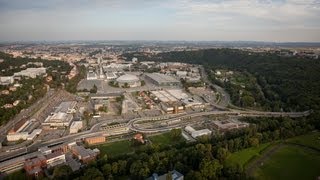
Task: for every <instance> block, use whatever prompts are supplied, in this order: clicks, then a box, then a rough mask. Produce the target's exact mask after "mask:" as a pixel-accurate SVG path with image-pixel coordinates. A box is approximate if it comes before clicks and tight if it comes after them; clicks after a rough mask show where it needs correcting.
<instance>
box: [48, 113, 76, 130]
mask: <svg viewBox="0 0 320 180" xmlns="http://www.w3.org/2000/svg"><path fill="white" fill-rule="evenodd" d="M72 119H73V115H72V114H67V113H64V112H58V113H53V114H52V115H50V116H48V117H47V119H46V120H44V122H43V123H42V126H43V128H45V129H49V128H53V129H56V128H59V127H69V126H70V124H71V122H72Z"/></svg>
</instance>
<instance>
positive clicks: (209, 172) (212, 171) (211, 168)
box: [199, 159, 222, 179]
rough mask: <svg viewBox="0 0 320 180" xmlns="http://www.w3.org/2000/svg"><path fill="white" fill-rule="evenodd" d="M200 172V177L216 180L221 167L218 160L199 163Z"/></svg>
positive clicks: (206, 160) (205, 160)
mask: <svg viewBox="0 0 320 180" xmlns="http://www.w3.org/2000/svg"><path fill="white" fill-rule="evenodd" d="M199 169H200V172H201V175H202V176H203V177H204V178H206V179H216V178H217V176H218V175H219V174H220V172H221V169H222V165H221V164H220V163H219V161H218V160H212V161H210V160H208V159H204V160H202V162H201V163H200V167H199Z"/></svg>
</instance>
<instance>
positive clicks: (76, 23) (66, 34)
mask: <svg viewBox="0 0 320 180" xmlns="http://www.w3.org/2000/svg"><path fill="white" fill-rule="evenodd" d="M319 17H320V0H67V1H66V0H10V1H9V0H0V26H1V27H2V28H1V29H0V39H46V38H48V39H50V38H51V39H90V38H92V39H99V38H100V39H123V38H127V39H175V38H177V39H180V40H183V39H186V40H188V39H189V40H224V39H225V40H232V39H234V40H271V41H273V40H274V41H297V40H299V41H300V40H303V39H304V40H305V41H320V37H319V34H320V21H319ZM230 38H232V39H230Z"/></svg>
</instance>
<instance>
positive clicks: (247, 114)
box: [127, 110, 311, 133]
mask: <svg viewBox="0 0 320 180" xmlns="http://www.w3.org/2000/svg"><path fill="white" fill-rule="evenodd" d="M310 113H311V112H310V111H304V112H261V111H240V110H231V111H209V112H199V113H194V114H186V115H182V116H178V117H174V118H171V119H170V120H171V121H175V120H183V119H191V118H194V117H199V116H208V115H216V116H219V115H229V116H239V117H295V118H296V117H303V116H308V115H310ZM146 120H147V119H145V118H138V119H133V120H131V121H129V122H128V124H127V126H128V127H129V128H130V129H131V130H133V131H137V132H143V133H156V132H163V131H168V130H171V129H174V128H179V127H182V126H183V121H181V122H182V124H174V125H172V126H170V125H169V126H167V127H160V128H151V129H147V128H145V129H144V128H139V127H137V126H136V124H137V123H139V122H141V121H146Z"/></svg>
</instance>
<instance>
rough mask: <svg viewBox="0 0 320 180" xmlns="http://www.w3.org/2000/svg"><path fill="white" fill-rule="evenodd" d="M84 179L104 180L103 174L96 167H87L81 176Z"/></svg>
mask: <svg viewBox="0 0 320 180" xmlns="http://www.w3.org/2000/svg"><path fill="white" fill-rule="evenodd" d="M81 179H83V180H92V179H95V180H103V179H104V178H103V174H102V173H101V172H100V171H99V170H98V169H96V168H93V167H92V168H89V169H86V170H85V172H84V176H82V177H81Z"/></svg>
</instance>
